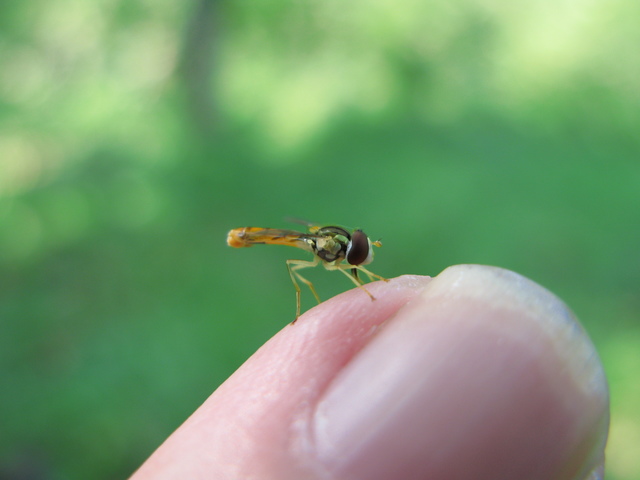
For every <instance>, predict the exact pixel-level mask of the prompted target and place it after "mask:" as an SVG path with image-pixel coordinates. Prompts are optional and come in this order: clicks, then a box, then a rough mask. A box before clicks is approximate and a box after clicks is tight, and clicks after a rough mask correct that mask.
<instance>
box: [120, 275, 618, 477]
mask: <svg viewBox="0 0 640 480" xmlns="http://www.w3.org/2000/svg"><path fill="white" fill-rule="evenodd" d="M366 287H367V290H368V291H369V292H371V294H372V295H373V296H374V297H375V301H372V300H371V299H370V298H369V297H368V296H367V295H366V294H365V293H364V292H362V290H361V289H360V288H354V289H352V290H350V291H348V292H345V293H344V294H341V295H338V296H337V297H335V298H333V299H331V300H328V301H326V302H324V303H322V304H320V305H319V306H317V307H315V308H313V309H311V310H309V311H307V312H306V313H304V314H303V315H302V316H301V317H300V318H299V319H298V321H297V323H296V324H295V325H290V324H289V321H290V319H283V321H282V324H283V325H285V326H284V327H283V329H282V330H281V331H280V332H279V333H278V334H276V335H275V336H274V337H273V338H272V339H271V340H269V341H268V342H267V343H266V344H265V345H263V346H262V347H261V348H260V349H259V350H258V351H257V352H256V353H255V354H254V355H253V356H252V357H251V358H249V359H248V360H247V361H246V362H245V363H244V365H242V366H241V367H240V368H239V369H238V370H237V371H236V372H235V373H234V374H233V375H232V376H231V377H230V378H229V379H228V380H227V381H226V382H225V383H224V384H223V385H221V386H220V387H219V388H218V389H217V390H215V391H214V392H213V394H212V395H211V396H210V397H209V398H208V399H207V400H206V401H205V402H204V404H203V405H202V406H201V407H200V408H199V409H198V410H196V411H195V412H194V413H193V414H192V415H191V417H190V418H188V419H187V420H186V421H185V423H184V424H183V425H182V426H181V427H180V428H178V430H176V431H175V432H174V433H173V434H172V435H171V436H170V437H169V438H168V439H167V440H166V441H165V442H164V443H163V444H162V445H161V446H160V447H159V448H158V450H157V451H156V452H155V453H154V454H153V455H152V456H151V457H150V458H149V459H148V460H147V461H146V462H145V463H144V464H143V465H142V466H141V467H140V469H139V470H138V471H137V472H136V473H135V474H134V475H133V477H132V478H134V479H136V480H141V479H144V478H153V479H164V478H166V479H169V478H176V479H177V478H190V479H197V478H202V479H260V480H270V479H273V480H276V479H277V480H289V479H291V480H301V479H304V480H307V479H308V480H315V479H318V480H320V479H322V480H343V479H344V480H347V479H348V480H359V479H363V480H364V479H367V480H378V479H380V480H383V479H384V480H387V479H390V478H394V479H395V478H399V479H400V478H401V479H404V480H412V479H416V480H417V479H430V480H489V479H491V480H514V479H521V480H538V479H539V480H586V479H590V480H594V479H597V478H601V477H599V476H598V475H599V474H600V473H599V472H601V471H602V465H603V462H604V453H603V452H604V446H605V443H606V438H607V430H608V419H609V397H608V390H607V385H606V379H605V377H604V373H603V370H602V366H601V364H600V362H599V360H598V357H597V354H596V353H595V350H594V348H593V345H592V344H591V342H590V340H589V339H588V337H587V336H586V334H585V333H584V332H583V331H582V330H581V329H580V327H578V326H577V324H576V323H575V322H574V320H573V319H572V316H571V314H570V313H569V311H568V310H566V307H564V305H563V304H562V302H560V301H559V300H558V299H557V298H556V297H554V296H553V295H552V294H550V293H549V292H548V291H546V290H544V289H542V288H541V287H539V286H538V285H536V284H535V283H533V282H531V281H529V280H526V279H524V278H523V277H521V276H519V275H517V274H514V273H513V272H509V271H506V270H501V269H496V268H492V267H482V266H476V265H461V266H456V267H451V268H449V269H447V270H445V271H444V272H443V273H441V274H440V275H439V276H437V277H435V278H433V279H431V278H429V277H419V276H403V277H399V278H395V279H391V280H390V281H389V282H381V281H380V282H373V283H370V284H367V286H366Z"/></svg>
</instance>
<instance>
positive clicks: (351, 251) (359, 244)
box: [347, 230, 369, 265]
mask: <svg viewBox="0 0 640 480" xmlns="http://www.w3.org/2000/svg"><path fill="white" fill-rule="evenodd" d="M368 256H369V239H368V238H367V236H366V235H365V233H364V232H363V231H362V230H356V231H354V232H353V233H352V234H351V243H350V245H349V247H348V248H347V262H349V264H350V265H360V264H361V263H362V262H364V261H365V260H366V259H367V257H368Z"/></svg>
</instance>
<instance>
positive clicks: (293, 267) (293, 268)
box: [287, 258, 320, 323]
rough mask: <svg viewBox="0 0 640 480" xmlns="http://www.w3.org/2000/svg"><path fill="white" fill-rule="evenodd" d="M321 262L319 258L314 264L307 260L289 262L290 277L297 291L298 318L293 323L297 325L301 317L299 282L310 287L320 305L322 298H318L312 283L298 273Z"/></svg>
mask: <svg viewBox="0 0 640 480" xmlns="http://www.w3.org/2000/svg"><path fill="white" fill-rule="evenodd" d="M319 260H320V259H319V258H316V259H315V260H314V261H312V262H310V261H306V260H287V269H288V270H289V276H290V277H291V282H292V283H293V287H294V288H295V289H296V318H295V319H294V320H293V322H292V323H295V321H296V320H297V319H298V317H299V316H300V285H299V284H298V281H297V280H300V281H301V282H302V283H304V284H305V285H306V286H308V287H309V290H311V293H313V296H314V297H316V300H317V301H318V303H320V297H319V296H318V293H317V292H316V289H315V287H314V286H313V283H311V282H310V281H309V280H307V279H306V278H304V277H303V276H302V275H300V273H298V270H301V269H303V268H309V267H315V266H316V265H318V262H319ZM296 279H297V280H296Z"/></svg>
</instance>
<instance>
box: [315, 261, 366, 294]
mask: <svg viewBox="0 0 640 480" xmlns="http://www.w3.org/2000/svg"><path fill="white" fill-rule="evenodd" d="M325 268H326V269H327V270H340V271H341V272H342V273H344V274H345V275H346V276H347V278H348V279H349V280H351V281H352V282H353V283H354V285H355V286H356V287H358V288H361V289H362V291H364V293H366V294H367V295H369V298H370V299H371V300H375V299H376V297H374V296H373V295H371V292H370V291H369V290H367V289H366V288H365V287H364V285H363V283H362V281H361V280H360V279H359V278H358V277H357V276H355V275H354V274H352V273H349V272H347V270H351V269H352V268H354V267H353V265H330V264H325ZM357 268H358V270H359V269H360V267H357ZM365 273H366V272H365Z"/></svg>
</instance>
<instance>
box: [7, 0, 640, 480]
mask: <svg viewBox="0 0 640 480" xmlns="http://www.w3.org/2000/svg"><path fill="white" fill-rule="evenodd" d="M639 45H640V3H639V2H635V1H633V0H613V1H612V0H588V1H587V0H583V1H581V0H573V1H560V2H558V1H553V2H552V1H544V0H540V1H537V2H525V1H514V2H501V1H492V0H463V1H461V2H455V3H451V2H448V1H445V0H423V1H417V0H409V1H407V2H402V3H401V4H398V3H397V2H394V1H390V0H381V1H376V2H364V1H358V0H356V1H352V2H343V1H338V0H323V1H322V2H299V1H286V0H272V1H269V2H222V1H219V2H212V1H199V2H198V1H195V2H182V1H177V0H156V1H151V0H136V1H123V0H94V1H92V2H84V1H81V0H55V1H45V0H35V1H31V2H5V4H4V5H3V9H2V15H1V16H0V375H1V377H0V378H1V379H2V384H1V385H2V393H1V394H0V478H2V479H4V478H25V479H26V478H29V479H41V478H42V479H45V478H46V479H49V478H51V479H66V478H74V479H75V478H96V479H116V478H123V477H126V476H127V475H129V474H130V473H131V472H132V471H133V470H134V469H135V468H136V467H137V466H138V465H139V464H140V463H141V462H142V461H143V460H144V459H145V458H146V457H147V456H148V455H149V454H150V453H151V452H152V451H153V450H154V449H155V448H156V447H157V446H158V445H159V444H160V443H161V441H162V440H163V439H164V438H166V437H167V436H168V435H169V434H170V433H171V432H172V431H173V430H174V429H175V428H176V427H177V426H178V425H179V424H180V423H181V422H182V421H183V420H184V419H185V418H186V417H187V416H188V415H189V414H190V413H191V412H192V411H193V410H194V409H195V408H197V407H198V405H200V404H201V402H203V401H204V400H205V399H206V398H207V396H208V395H209V394H210V393H211V392H212V391H213V390H214V389H215V388H216V386H217V385H219V384H220V383H221V382H222V381H223V380H224V379H225V378H226V377H227V376H228V375H229V374H230V373H231V372H233V371H234V369H236V368H237V367H238V366H239V365H240V364H241V363H242V362H243V361H244V360H245V359H246V358H247V357H248V356H249V355H251V353H252V352H254V351H255V350H256V348H258V347H259V346H260V345H261V344H262V343H263V342H264V341H266V340H267V339H268V338H269V337H270V336H272V335H273V334H274V333H275V332H277V331H278V330H279V329H280V328H282V327H284V326H285V325H286V324H287V323H288V322H289V321H290V320H292V315H293V312H294V306H295V303H294V292H293V288H292V287H291V283H290V280H289V276H288V275H287V272H286V269H285V265H284V261H285V259H287V258H305V255H306V254H304V253H303V252H295V251H289V250H287V249H286V248H280V247H270V248H266V247H256V248H252V249H249V250H232V249H230V248H228V247H227V246H226V245H225V236H226V232H227V231H228V230H229V229H230V228H233V227H239V226H246V225H253V226H269V227H281V228H291V225H288V224H287V223H285V222H284V221H283V219H284V217H286V216H297V217H302V218H307V219H310V220H312V221H315V222H321V223H324V222H326V223H338V224H343V225H349V226H353V227H362V228H364V229H365V231H366V232H367V233H368V234H369V235H370V236H371V237H372V238H381V239H382V240H383V241H384V247H383V248H382V249H380V250H378V251H377V258H376V262H375V264H374V265H373V267H372V270H373V271H374V272H376V273H379V274H380V275H383V276H386V277H394V276H397V275H400V274H405V273H416V274H425V275H436V274H438V273H439V272H440V271H442V269H444V268H446V267H447V266H448V265H452V264H457V263H484V264H491V265H497V266H501V267H505V268H509V269H513V270H515V271H517V272H519V273H521V274H523V275H526V276H528V277H530V278H532V279H533V280H535V281H537V282H539V283H541V284H542V285H544V286H546V287H547V288H549V289H551V290H552V291H554V292H555V293H557V294H558V295H559V296H560V297H562V298H563V299H564V300H565V301H566V302H567V303H568V304H569V305H570V306H571V308H572V309H573V310H574V311H575V312H576V314H577V315H578V317H579V318H580V319H581V320H582V321H583V323H584V325H585V327H586V329H587V331H588V332H589V334H590V335H591V336H592V338H593V340H594V343H595V344H596V346H597V348H598V351H599V352H600V354H601V357H602V360H603V362H604V364H605V368H606V370H607V374H608V377H609V381H610V387H611V395H612V424H611V436H610V442H609V445H608V450H607V454H608V472H609V476H608V478H610V479H637V478H640V456H639V455H638V451H639V450H640V380H639V377H638V372H639V371H640V325H639V322H638V319H639V312H640V249H639V245H640V242H639V238H640V213H639V212H640V205H639V203H640V202H639V200H640V135H639V133H640V115H639V112H640V55H638V46H639ZM299 253H302V255H299ZM308 276H309V278H310V279H312V280H313V281H314V283H316V286H317V288H318V290H319V292H320V294H321V296H322V297H323V298H328V297H329V296H331V295H334V294H336V293H338V292H340V291H343V290H345V289H347V288H351V285H350V284H349V283H348V282H347V281H346V279H344V278H342V277H341V276H338V275H336V274H333V273H329V272H325V271H323V270H321V269H319V270H317V271H313V272H310V273H309V275H308ZM303 294H304V295H303V302H304V305H303V308H308V307H311V306H312V305H313V302H311V300H312V298H310V297H311V295H309V294H308V292H306V291H305V292H303Z"/></svg>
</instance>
